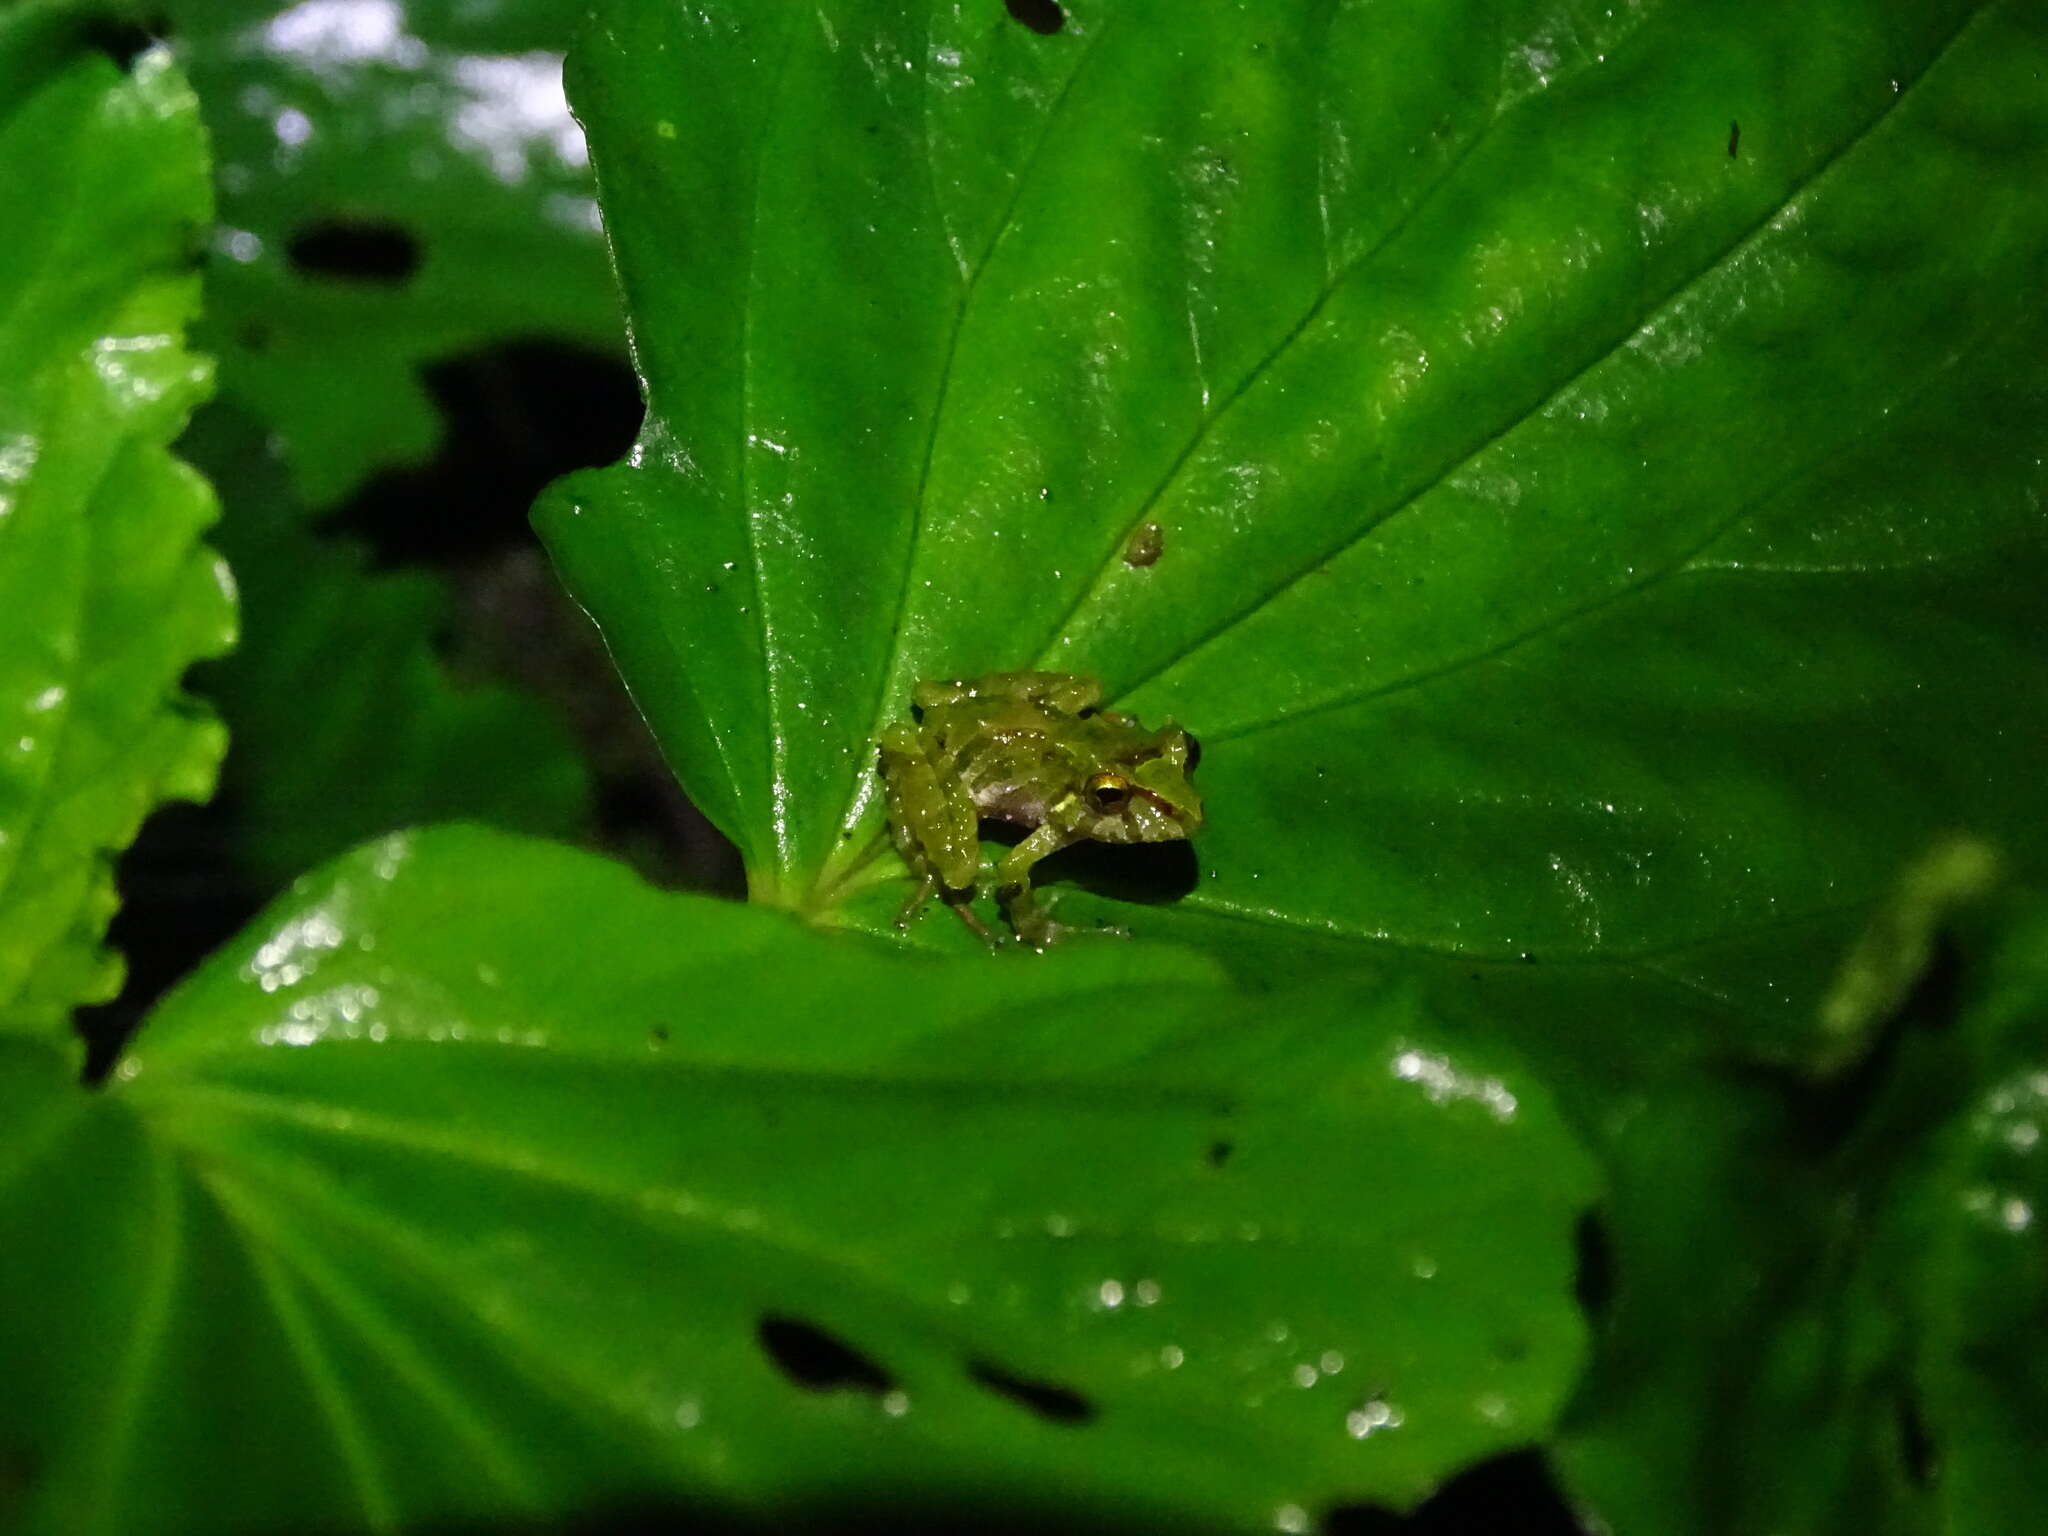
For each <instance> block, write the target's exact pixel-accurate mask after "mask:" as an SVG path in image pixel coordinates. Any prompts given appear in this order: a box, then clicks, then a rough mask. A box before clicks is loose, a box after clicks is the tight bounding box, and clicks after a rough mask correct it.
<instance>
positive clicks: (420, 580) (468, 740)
mask: <svg viewBox="0 0 2048 1536" xmlns="http://www.w3.org/2000/svg"><path fill="white" fill-rule="evenodd" d="M181 448H182V450H183V451H184V452H185V453H186V454H187V455H188V456H189V457H190V458H191V460H192V462H193V463H194V464H196V465H197V466H198V467H199V468H200V469H201V470H202V471H203V472H205V473H206V474H207V475H209V476H210V477H211V478H212V479H213V481H214V483H215V484H216V485H218V486H220V487H221V495H222V497H223V501H224V504H225V513H224V516H223V517H222V520H221V524H220V527H219V528H218V529H217V530H216V531H215V534H214V542H215V543H216V544H217V545H218V546H219V548H220V550H221V552H222V553H223V554H224V555H225V556H226V557H227V558H228V560H229V561H230V562H231V563H232V564H233V567H234V571H235V578H236V582H237V585H238V586H239V587H240V588H241V592H242V599H243V601H242V628H243V635H242V643H241V645H239V646H238V647H237V648H236V650H235V651H234V653H233V654H232V655H230V656H228V657H226V658H225V659H224V660H222V661H221V662H219V663H217V664H215V665H213V666H210V667H208V668H206V669H205V670H204V672H203V673H202V674H201V675H200V676H199V677H198V678H197V679H196V680H195V685H196V686H197V687H198V688H199V689H201V690H202V691H203V692H204V693H205V695H206V697H207V698H208V699H209V700H210V701H212V702H213V703H214V704H215V705H216V706H217V707H218V708H219V710H220V712H221V716H222V718H223V719H224V720H225V721H226V723H227V725H228V728H229V731H230V733H231V735H232V743H231V746H230V750H229V752H228V757H227V762H226V765H225V768H224V769H223V781H224V783H225V785H226V787H227V791H228V793H229V795H230V796H232V801H233V804H234V807H235V816H234V822H233V826H234V829H235V832H236V835H237V839H238V847H237V856H238V858H239V860H240V862H241V864H242V866H243V867H244V868H245V869H247V870H248V871H250V872H251V873H252V874H253V875H255V876H256V877H257V878H258V879H259V880H260V881H261V882H262V883H263V886H264V888H265V889H266V890H275V889H278V888H280V887H282V886H283V885H284V884H285V882H287V881H288V880H290V879H292V878H293V877H294V876H296V875H299V874H301V873H303V872H304V871H306V870H308V869H310V868H312V867H313V866H314V865H316V864H320V863H324V862H325V861H326V860H328V859H330V858H333V857H334V856H336V855H337V854H340V853H342V852H344V851H345V850H347V849H349V848H352V847H354V846H355V845H356V844H358V843H361V842H363V841H365V840H366V839H368V838H370V837H373V836H378V835H380V834H382V833H385V832H391V831H395V830H398V829H401V828H404V827H409V826H412V825H415V824H416V823H420V822H429V821H443V820H457V819H475V820H481V821H487V822H489V823H490V824H491V825H493V826H499V827H505V828H508V829H511V830H516V831H524V832H536V833H546V834H551V835H555V836H569V835H572V834H574V833H576V832H578V831H580V830H581V829H582V825H583V822H584V820H585V817H586V814H587V811H588V807H589V783H588V776H587V774H586V772H585V769H584V766H583V762H582V760H581V758H580V757H579V756H578V754H577V750H576V744H575V742H574V740H573V739H572V738H571V736H570V734H569V731H568V728H567V726H566V725H565V724H564V723H563V722H562V721H561V720H559V719H557V718H556V717H555V716H554V714H553V713H551V711H550V710H549V708H548V706H547V705H545V704H544V703H542V702H541V701H540V700H539V699H537V698H534V697H532V696H530V695H527V694H523V693H520V692H518V691H516V690H514V689H512V688H509V687H506V686H505V685H503V684H500V683H492V682H485V681H481V680H477V681H474V682H465V681H459V680H458V679H457V678H456V677H455V676H453V675H452V674H451V672H450V670H449V668H448V666H447V664H446V663H445V662H444V661H443V660H442V658H441V657H440V656H439V655H438V654H437V653H436V650H435V638H436V636H437V634H438V633H439V632H440V631H441V630H442V628H443V627H444V626H445V625H446V624H447V623H448V615H449V610H450V608H451V606H452V605H451V602H450V595H449V591H448V584H447V583H446V582H445V581H444V580H442V579H440V578H439V577H437V576H436V575H433V574H430V573H428V572H426V571H420V570H407V571H373V570H371V569H369V568H368V566H367V562H366V560H365V558H364V556H363V554H362V553H361V551H360V550H359V549H357V548H356V546H355V545H354V544H353V543H352V542H350V541H348V540H345V539H340V538H324V537H321V536H319V535H316V534H314V533H312V532H311V531H309V530H308V529H307V527H306V521H307V519H306V516H305V511H304V507H303V505H302V504H301V502H300V500H299V497H298V495H297V493H296V491H295V490H294V488H293V484H292V481H291V477H290V475H289V473H288V471H287V468H286V466H285V464H284V463H283V461H282V460H281V458H280V457H279V445H278V444H277V442H276V441H275V439H268V438H267V437H266V434H263V433H261V432H259V431H258V430H257V429H256V427H255V424H254V423H253V422H252V421H251V420H250V419H249V418H248V417H247V416H245V415H243V414H241V413H239V412H236V411H232V410H231V409H230V408H228V407H226V406H224V405H223V406H216V407H214V408H213V409H210V410H208V411H207V412H205V413H203V414H202V415H201V416H200V417H199V418H198V419H197V420H196V421H195V422H194V423H193V425H192V427H191V429H190V430H189V431H188V432H187V433H186V434H185V438H184V440H183V442H182V444H181Z"/></svg>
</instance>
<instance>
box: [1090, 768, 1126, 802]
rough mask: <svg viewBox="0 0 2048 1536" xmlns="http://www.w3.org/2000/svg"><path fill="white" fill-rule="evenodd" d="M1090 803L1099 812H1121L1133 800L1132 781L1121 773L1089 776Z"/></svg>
mask: <svg viewBox="0 0 2048 1536" xmlns="http://www.w3.org/2000/svg"><path fill="white" fill-rule="evenodd" d="M1087 789H1088V803H1089V804H1090V805H1092V806H1094V807H1095V809H1096V810H1098V811H1120V810H1122V809H1123V808H1124V803H1125V802H1126V801H1127V800H1129V799H1130V798H1131V781H1130V780H1129V779H1127V778H1125V777H1124V776H1123V775H1122V774H1119V773H1097V774H1092V775H1090V776H1089V779H1088V784H1087Z"/></svg>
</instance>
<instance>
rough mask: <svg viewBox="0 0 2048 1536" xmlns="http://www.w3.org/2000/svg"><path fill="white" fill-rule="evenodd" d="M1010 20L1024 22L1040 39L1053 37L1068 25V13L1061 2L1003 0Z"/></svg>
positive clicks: (1054, 0) (1050, 0)
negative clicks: (1060, 5) (1061, 5)
mask: <svg viewBox="0 0 2048 1536" xmlns="http://www.w3.org/2000/svg"><path fill="white" fill-rule="evenodd" d="M1003 8H1004V9H1005V10H1007V11H1008V12H1009V13H1010V19H1011V20H1013V21H1019V22H1022V23H1023V24H1024V25H1025V26H1027V27H1029V28H1030V29H1031V30H1032V31H1034V32H1036V33H1037V34H1038V35H1039V36H1040V37H1051V36H1052V35H1053V34H1054V33H1055V32H1057V31H1059V30H1060V28H1062V27H1064V26H1065V25H1066V24H1067V13H1066V12H1065V11H1063V10H1061V9H1060V7H1059V0H1003Z"/></svg>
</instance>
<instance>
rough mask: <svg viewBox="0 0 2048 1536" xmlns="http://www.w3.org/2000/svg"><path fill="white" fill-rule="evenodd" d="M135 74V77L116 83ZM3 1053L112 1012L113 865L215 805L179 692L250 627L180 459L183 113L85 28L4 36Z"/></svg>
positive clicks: (40, 16)
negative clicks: (154, 830)
mask: <svg viewBox="0 0 2048 1536" xmlns="http://www.w3.org/2000/svg"><path fill="white" fill-rule="evenodd" d="M124 63H125V68H124V67H123V65H124ZM0 206H4V207H7V208H11V209H15V210H18V211H21V212H23V213H24V215H25V216H24V217H22V218H19V219H15V220H12V221H10V223H9V227H8V233H7V236H6V238H5V240H4V241H0V1034H5V1033H13V1032H54V1031H57V1030H61V1029H62V1028H63V1027H64V1025H65V1022H66V1020H67V1019H68V1017H69V1014H70V1010H71V1009H72V1007H73V1006H75V1005H77V1004H79V1003H82V1002H93V1001H98V1000H101V999H104V998H106V997H108V996H110V995H111V994H112V993H113V991H114V990H115V989H116V987H117V986H118V985H119V980H120V964H119V962H118V961H117V960H116V959H114V958H113V957H112V956H111V955H109V954H107V953H106V952H104V951H103V950H102V949H101V948H100V939H101V937H102V935H103V934H104V932H105V929H106V923H107V919H108V917H109V916H110V915H111V914H112V911H113V907H114V890H113V881H112V876H111V867H110V866H111V856H112V854H113V853H114V852H115V851H117V850H119V849H121V848H123V847H126V846H127V844H128V842H129V841H130V839H132V838H133V837H134V835H135V831H136V828H137V827H138V826H140V825H141V822H142V819H143V817H144V816H146V815H147V814H148V813H149V811H150V810H151V808H152V807H154V806H155V805H156V804H157V803H158V802H160V801H162V800H164V799H167V798H179V799H203V798H204V797H205V796H206V795H207V794H208V793H210V792H211V789H212V785H213V773H214V767H215V764H216V763H217V762H218V760H219V756H220V750H221V744H222V743H221V733H220V730H219V727H218V726H217V725H216V724H215V723H214V722H213V721H212V720H211V718H210V717H209V716H207V714H206V713H205V712H204V710H202V709H201V708H200V707H198V706H197V705H196V704H194V703H193V702H192V701H191V700H189V699H187V698H186V697H185V696H184V695H183V694H182V693H181V692H180V691H179V687H178V682H179V678H180V676H181V674H182V673H183V672H184V670H185V669H186V667H187V666H189V665H190V664H191V663H192V662H193V661H194V660H195V659H197V658H198V657H201V656H206V655H213V654H217V653H218V652H219V651H221V650H222V649H224V648H225V647H226V645H227V643H228V641H229V639H230V637H231V635H232V633H233V629H234V608H233V598H232V587H231V585H230V583H229V581H228V578H227V572H226V568H225V567H224V566H223V565H222V564H221V563H220V561H219V560H218V559H217V558H216V557H215V556H214V555H213V554H212V553H211V552H210V551H209V550H207V549H206V548H205V547H204V546H203V545H201V544H200V543H199V532H200V530H201V529H202V528H204V527H205V525H206V524H207V523H209V522H210V521H212V519H213V514H214V502H213V497H212V494H211V493H210V492H209V491H208V489H207V487H206V485H205V483H204V482H203V481H202V480H200V478H199V477H198V476H197V475H195V474H194V473H193V472H192V471H191V470H190V469H188V468H187V467H186V466H185V465H183V464H181V463H179V462H178V461H177V460H175V459H173V458H172V457H171V455H170V454H169V453H168V452H167V451H166V449H165V444H166V443H167V442H169V441H170V439H171V438H172V437H174V436H175V435H176V434H177V432H178V429H179V427H180V426H181V425H182V424H183V422H184V419H185V416H186V413H187V412H189V411H190V410H191V409H192V406H193V405H194V403H195V402H196V401H198V400H199V399H200V398H201V397H202V396H203V395H204V393H205V392H206V389H207V386H208V381H209V369H208V367H207V364H206V363H205V362H204V361H203V360H202V359H200V358H198V357H195V356H194V355H193V354H192V353H190V352H188V351H186V350H185V347H184V345H183V341H182V336H183V330H184V326H185V323H186V322H187V320H188V319H190V317H191V315H192V313H193V311H194V309H195V308H196V305H197V301H198V278H197V276H196V274H195V272H194V271H193V264H192V254H193V251H194V250H195V248H196V245H197V242H198V240H199V238H200V235H201V232H202V230H203V227H204V224H205V221H206V218H207V216H208V212H209V203H208V192H207V185H206V158H205V147H204V143H203V141H202V138H201V135H200V129H199V121H198V113H197V110H196V107H195V104H194V102H193V100H192V95H191V92H190V91H189V90H188V89H187V88H186V85H185V82H184V80H183V78H182V77H181V76H180V75H179V73H178V71H177V70H176V68H175V67H174V66H173V65H172V64H171V62H170V59H169V58H168V56H167V55H166V54H164V53H163V52H162V51H161V50H150V51H147V52H144V53H141V54H139V55H137V56H135V57H134V58H132V59H130V60H126V61H117V60H116V59H115V58H113V57H110V56H109V55H108V53H107V52H105V51H104V50H103V49H102V48H101V47H99V46H98V45H97V39H96V35H95V33H94V32H93V29H92V28H91V27H90V26H89V25H88V24H87V19H86V18H85V17H84V16H83V15H82V14H81V12H80V10H79V8H77V7H68V6H57V5H40V4H38V5H27V6H18V7H15V8H13V9H11V10H10V11H9V12H8V13H7V14H6V15H5V16H4V17H0Z"/></svg>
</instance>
